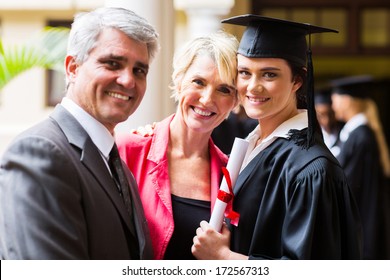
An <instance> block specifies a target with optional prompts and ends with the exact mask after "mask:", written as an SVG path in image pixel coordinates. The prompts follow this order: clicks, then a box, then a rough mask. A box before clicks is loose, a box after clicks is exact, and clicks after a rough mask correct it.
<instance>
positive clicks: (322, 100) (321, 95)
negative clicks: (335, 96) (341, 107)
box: [314, 87, 332, 105]
mask: <svg viewBox="0 0 390 280" xmlns="http://www.w3.org/2000/svg"><path fill="white" fill-rule="evenodd" d="M331 93H332V89H331V88H329V87H326V88H320V89H317V90H316V91H315V92H314V104H327V105H330V104H332V98H331Z"/></svg>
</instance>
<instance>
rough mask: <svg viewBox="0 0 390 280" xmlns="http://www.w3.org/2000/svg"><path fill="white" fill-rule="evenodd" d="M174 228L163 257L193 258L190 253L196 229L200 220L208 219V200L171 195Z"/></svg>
mask: <svg viewBox="0 0 390 280" xmlns="http://www.w3.org/2000/svg"><path fill="white" fill-rule="evenodd" d="M171 197H172V210H173V220H174V221H175V229H174V231H173V234H172V237H171V240H170V241H169V244H168V247H167V250H166V252H165V256H164V259H166V260H193V259H195V257H194V256H193V255H192V253H191V247H192V244H193V238H194V236H195V235H196V232H195V231H196V229H197V228H198V227H199V224H200V222H201V221H202V220H205V221H208V220H210V207H211V206H210V205H211V203H210V201H204V200H197V199H190V198H184V197H179V196H175V195H173V194H172V195H171Z"/></svg>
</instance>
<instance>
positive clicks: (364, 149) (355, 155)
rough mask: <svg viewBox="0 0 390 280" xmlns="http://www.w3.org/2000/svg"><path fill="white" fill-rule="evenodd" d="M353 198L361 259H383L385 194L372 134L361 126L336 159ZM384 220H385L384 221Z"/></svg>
mask: <svg viewBox="0 0 390 280" xmlns="http://www.w3.org/2000/svg"><path fill="white" fill-rule="evenodd" d="M337 159H338V160H339V162H340V164H341V166H342V167H343V169H344V171H345V174H346V176H347V179H348V183H349V185H350V187H351V190H352V192H353V194H354V196H355V199H356V202H357V205H358V208H359V212H360V216H361V220H362V225H363V258H364V259H386V258H389V257H390V256H389V255H388V254H389V252H386V250H388V249H387V247H388V246H389V243H390V241H389V239H390V236H389V234H390V233H386V215H388V213H386V209H385V207H387V206H386V202H385V199H387V197H386V190H385V189H384V188H385V177H384V175H383V171H382V167H381V163H380V155H379V150H378V144H377V141H376V138H375V134H374V132H373V131H372V130H371V128H370V127H368V126H367V125H361V126H359V127H357V128H356V129H355V130H353V131H352V132H350V134H349V137H348V139H347V140H346V141H345V142H343V143H342V145H341V146H340V154H339V155H338V156H337ZM387 219H388V218H387Z"/></svg>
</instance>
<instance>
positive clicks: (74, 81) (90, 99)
mask: <svg viewBox="0 0 390 280" xmlns="http://www.w3.org/2000/svg"><path fill="white" fill-rule="evenodd" d="M148 69H149V55H148V50H147V46H146V44H145V43H140V42H138V41H135V40H133V39H130V38H128V37H127V36H126V35H125V34H124V33H123V32H121V31H119V30H116V29H106V30H103V31H102V32H101V34H100V35H99V37H98V40H97V42H96V46H95V48H93V49H92V51H91V52H90V53H89V56H88V58H87V60H86V61H84V62H83V63H82V64H77V62H76V61H75V60H74V58H73V57H71V56H68V57H67V58H66V70H67V77H68V79H69V89H68V93H67V96H68V97H69V98H71V99H72V100H73V101H75V102H76V103H77V104H78V105H79V106H81V107H82V108H83V109H84V110H85V111H87V112H88V113H89V114H90V115H91V116H93V117H94V118H95V119H96V120H98V121H99V122H100V123H102V124H103V125H104V126H105V127H106V128H107V129H108V130H109V131H110V132H111V133H113V131H114V128H115V126H116V125H117V124H118V123H120V122H123V121H125V120H127V118H128V117H129V116H130V115H131V114H132V113H133V112H134V111H135V110H136V109H137V108H138V106H139V104H140V103H141V101H142V98H143V97H144V94H145V91H146V76H147V73H148Z"/></svg>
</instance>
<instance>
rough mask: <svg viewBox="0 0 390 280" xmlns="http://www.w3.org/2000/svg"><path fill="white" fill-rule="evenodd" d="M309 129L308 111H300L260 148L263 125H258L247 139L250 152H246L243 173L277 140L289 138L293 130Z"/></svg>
mask: <svg viewBox="0 0 390 280" xmlns="http://www.w3.org/2000/svg"><path fill="white" fill-rule="evenodd" d="M306 127H308V121H307V110H299V113H298V115H296V116H294V117H292V118H291V119H288V120H286V121H285V122H283V123H282V124H281V125H279V126H278V127H277V128H276V129H275V130H274V131H273V132H272V133H271V134H270V135H269V136H268V137H267V138H265V139H263V140H262V141H261V142H260V144H259V145H258V146H256V142H257V140H258V139H259V138H260V135H261V124H260V125H258V126H257V127H256V128H255V129H254V130H253V131H252V132H251V133H250V134H249V135H248V136H247V137H246V140H248V141H249V146H248V150H247V152H246V155H245V158H244V162H243V164H242V166H241V171H242V170H243V169H244V168H245V167H246V166H247V165H248V163H249V162H250V161H251V160H252V159H254V158H255V157H256V156H257V155H258V154H259V153H260V152H261V151H262V150H264V149H265V148H267V147H268V146H269V145H271V144H272V143H273V142H274V141H275V140H276V139H277V138H279V137H282V138H288V137H289V136H288V132H289V131H290V130H291V129H298V130H302V129H304V128H306Z"/></svg>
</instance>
